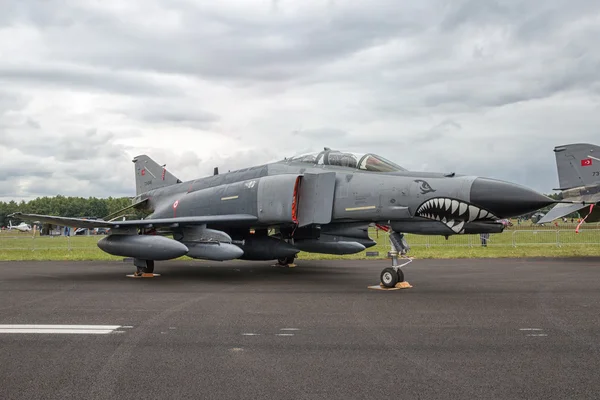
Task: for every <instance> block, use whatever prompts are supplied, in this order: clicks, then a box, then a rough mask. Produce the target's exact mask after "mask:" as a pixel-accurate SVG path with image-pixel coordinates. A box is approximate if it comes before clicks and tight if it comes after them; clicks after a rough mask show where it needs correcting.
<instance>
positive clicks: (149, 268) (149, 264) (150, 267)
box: [137, 260, 154, 275]
mask: <svg viewBox="0 0 600 400" xmlns="http://www.w3.org/2000/svg"><path fill="white" fill-rule="evenodd" d="M137 272H138V274H139V275H141V274H152V273H154V260H146V266H145V267H137Z"/></svg>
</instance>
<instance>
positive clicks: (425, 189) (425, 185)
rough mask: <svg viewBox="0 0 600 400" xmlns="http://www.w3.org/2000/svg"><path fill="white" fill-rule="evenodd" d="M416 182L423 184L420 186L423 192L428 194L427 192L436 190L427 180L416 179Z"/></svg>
mask: <svg viewBox="0 0 600 400" xmlns="http://www.w3.org/2000/svg"><path fill="white" fill-rule="evenodd" d="M415 182H416V183H419V184H420V185H421V186H420V187H419V189H420V190H421V194H427V193H432V192H435V189H434V188H432V187H431V185H430V184H429V183H428V182H427V181H424V180H422V179H415Z"/></svg>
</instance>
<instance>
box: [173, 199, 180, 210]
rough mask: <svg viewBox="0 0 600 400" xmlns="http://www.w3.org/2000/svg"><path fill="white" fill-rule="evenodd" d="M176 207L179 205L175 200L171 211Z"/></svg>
mask: <svg viewBox="0 0 600 400" xmlns="http://www.w3.org/2000/svg"><path fill="white" fill-rule="evenodd" d="M178 205H179V200H175V203H173V210H174V209H176V208H177V206H178Z"/></svg>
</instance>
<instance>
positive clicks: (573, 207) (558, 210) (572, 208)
mask: <svg viewBox="0 0 600 400" xmlns="http://www.w3.org/2000/svg"><path fill="white" fill-rule="evenodd" d="M585 207H587V205H585V204H581V203H576V204H568V203H567V204H566V203H560V204H557V205H555V206H554V208H552V210H550V211H549V212H548V214H546V215H544V217H542V218H541V219H540V220H539V221H538V222H537V223H538V224H545V223H547V222H551V221H554V220H555V219H557V218H562V217H564V216H566V215H569V214H571V213H574V212H576V211H579V210H581V209H582V208H585Z"/></svg>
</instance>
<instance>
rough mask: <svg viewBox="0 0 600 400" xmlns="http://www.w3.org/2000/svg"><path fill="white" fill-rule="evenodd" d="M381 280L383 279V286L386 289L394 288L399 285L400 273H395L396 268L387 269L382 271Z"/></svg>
mask: <svg viewBox="0 0 600 400" xmlns="http://www.w3.org/2000/svg"><path fill="white" fill-rule="evenodd" d="M379 278H380V279H381V284H382V285H383V286H385V287H386V288H393V287H395V286H396V283H398V273H397V272H396V271H394V268H385V269H384V270H383V271H381V275H380V276H379Z"/></svg>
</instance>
